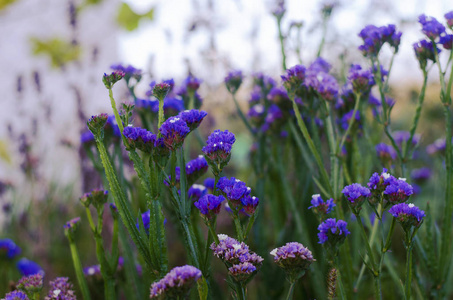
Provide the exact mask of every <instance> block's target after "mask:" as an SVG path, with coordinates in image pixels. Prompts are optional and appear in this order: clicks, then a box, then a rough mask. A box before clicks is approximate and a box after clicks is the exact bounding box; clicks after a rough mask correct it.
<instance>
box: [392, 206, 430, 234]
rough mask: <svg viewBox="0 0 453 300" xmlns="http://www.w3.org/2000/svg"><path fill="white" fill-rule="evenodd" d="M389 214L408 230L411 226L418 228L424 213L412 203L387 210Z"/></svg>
mask: <svg viewBox="0 0 453 300" xmlns="http://www.w3.org/2000/svg"><path fill="white" fill-rule="evenodd" d="M389 213H391V214H392V216H393V217H395V218H396V219H397V220H398V222H400V223H401V225H402V226H403V228H404V229H405V230H408V229H410V228H411V227H412V226H415V227H419V226H420V225H421V224H422V222H423V218H424V217H425V212H424V211H423V210H420V209H419V208H418V207H417V206H415V205H414V204H412V203H409V204H407V203H400V204H397V205H394V206H392V207H391V208H390V209H389Z"/></svg>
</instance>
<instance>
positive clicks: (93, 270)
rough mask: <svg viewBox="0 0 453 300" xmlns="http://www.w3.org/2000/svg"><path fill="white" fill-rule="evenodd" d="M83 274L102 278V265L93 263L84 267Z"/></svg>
mask: <svg viewBox="0 0 453 300" xmlns="http://www.w3.org/2000/svg"><path fill="white" fill-rule="evenodd" d="M83 275H85V277H90V276H94V277H96V278H99V279H101V278H102V275H101V265H93V266H88V267H85V268H83Z"/></svg>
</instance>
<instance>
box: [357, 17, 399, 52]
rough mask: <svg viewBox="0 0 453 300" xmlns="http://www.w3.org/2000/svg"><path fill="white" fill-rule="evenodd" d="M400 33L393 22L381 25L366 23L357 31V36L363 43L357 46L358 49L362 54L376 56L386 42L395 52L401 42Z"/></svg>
mask: <svg viewBox="0 0 453 300" xmlns="http://www.w3.org/2000/svg"><path fill="white" fill-rule="evenodd" d="M401 35H402V33H401V32H398V31H396V27H395V25H393V24H390V25H387V26H381V27H377V26H374V25H367V26H365V28H363V29H362V30H361V31H360V33H359V37H361V38H362V40H363V45H361V46H360V47H359V50H360V51H362V54H363V55H364V56H377V55H378V54H379V51H380V50H381V48H382V46H383V45H384V43H388V44H389V45H390V46H391V47H393V48H394V51H395V53H396V52H397V51H398V47H399V45H400V42H401Z"/></svg>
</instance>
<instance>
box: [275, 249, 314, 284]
mask: <svg viewBox="0 0 453 300" xmlns="http://www.w3.org/2000/svg"><path fill="white" fill-rule="evenodd" d="M270 254H271V255H272V256H274V262H275V263H276V264H277V265H278V266H279V267H280V268H283V270H285V272H286V274H287V276H288V277H289V278H290V279H291V280H290V281H293V280H297V279H299V278H300V277H301V276H302V275H303V274H304V273H305V270H307V269H308V267H310V265H311V263H312V262H314V261H316V259H314V258H313V255H312V254H311V251H310V250H308V248H306V247H304V245H302V244H301V243H297V242H290V243H287V244H286V245H284V246H282V247H280V248H276V249H274V250H272V251H271V252H270Z"/></svg>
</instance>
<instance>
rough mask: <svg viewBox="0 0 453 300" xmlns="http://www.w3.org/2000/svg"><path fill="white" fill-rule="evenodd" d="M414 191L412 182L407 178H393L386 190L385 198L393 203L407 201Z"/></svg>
mask: <svg viewBox="0 0 453 300" xmlns="http://www.w3.org/2000/svg"><path fill="white" fill-rule="evenodd" d="M413 193H414V190H413V188H412V186H411V185H410V184H408V183H407V182H406V179H405V178H399V179H397V180H392V181H391V182H390V184H389V185H388V186H387V187H386V188H385V190H384V198H385V199H386V200H387V201H388V202H389V203H391V204H397V203H402V202H406V201H407V199H409V196H410V195H412V194H413Z"/></svg>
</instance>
